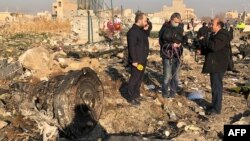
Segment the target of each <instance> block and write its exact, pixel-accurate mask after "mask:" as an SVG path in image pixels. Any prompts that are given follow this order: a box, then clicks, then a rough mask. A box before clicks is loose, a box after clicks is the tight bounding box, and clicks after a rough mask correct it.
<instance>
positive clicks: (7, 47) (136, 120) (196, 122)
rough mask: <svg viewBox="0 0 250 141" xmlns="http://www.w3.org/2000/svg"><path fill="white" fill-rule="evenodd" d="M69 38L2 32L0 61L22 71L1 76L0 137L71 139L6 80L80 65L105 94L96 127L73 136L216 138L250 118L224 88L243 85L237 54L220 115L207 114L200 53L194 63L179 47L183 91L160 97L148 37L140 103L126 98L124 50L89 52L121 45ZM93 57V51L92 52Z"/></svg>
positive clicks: (244, 63)
mask: <svg viewBox="0 0 250 141" xmlns="http://www.w3.org/2000/svg"><path fill="white" fill-rule="evenodd" d="M71 42H72V40H69V37H68V36H65V37H61V35H50V34H27V35H26V34H25V35H23V34H18V35H15V36H8V37H2V38H1V44H0V46H1V52H0V54H1V58H2V60H4V59H7V61H8V63H13V62H16V61H19V62H20V63H21V65H22V71H20V72H15V73H16V75H13V77H10V78H11V79H10V78H8V77H6V78H5V79H2V80H1V81H0V133H1V134H0V141H9V140H56V139H59V140H69V139H67V137H66V136H64V135H62V134H61V133H60V132H58V127H57V126H56V122H57V121H56V120H55V119H53V115H50V114H49V112H48V111H39V110H37V109H36V108H34V107H35V106H34V101H33V100H32V98H29V95H24V94H23V93H22V92H19V93H13V92H11V91H10V90H11V87H10V86H11V84H13V83H14V82H17V81H22V82H29V83H35V82H37V81H42V80H43V81H47V80H49V79H50V78H51V77H52V76H55V75H58V74H63V73H66V72H68V71H69V70H79V69H81V68H83V67H91V68H92V69H93V70H95V71H96V73H97V75H98V76H99V78H100V80H101V82H102V83H103V87H104V100H103V109H102V114H101V117H100V120H99V123H98V125H97V127H96V128H95V129H94V130H93V132H91V133H90V134H88V135H86V137H85V138H81V139H78V140H111V141H113V140H114V141H115V140H124V141H127V140H169V139H172V140H180V141H183V140H220V139H222V138H223V126H224V125H226V124H249V123H250V116H249V115H250V111H249V107H248V106H247V101H246V100H245V99H244V96H243V95H240V94H237V93H233V92H229V91H228V88H232V87H235V86H238V85H240V84H246V83H248V81H249V79H250V77H249V74H250V73H249V67H250V66H249V58H245V59H242V57H241V56H236V57H234V60H235V65H236V69H237V70H238V71H239V73H232V72H227V73H226V74H225V78H224V90H223V109H222V113H221V114H220V115H216V116H207V115H205V111H204V110H205V108H206V107H207V106H209V104H210V102H211V88H210V80H209V75H207V74H202V73H201V70H202V65H203V59H202V58H201V59H200V60H199V61H198V62H195V61H194V53H192V52H190V51H189V50H187V49H185V51H184V57H183V58H182V59H183V62H182V66H181V71H180V80H181V83H182V87H183V91H181V92H180V93H179V94H178V95H177V96H176V97H175V98H174V99H164V98H162V97H161V82H162V63H161V58H160V54H159V45H158V41H157V39H150V55H149V58H148V60H149V61H148V66H147V69H146V73H145V77H144V81H143V84H142V86H141V96H142V97H143V100H142V102H141V104H140V105H139V106H132V105H131V104H129V103H128V102H127V100H126V98H127V92H126V89H127V81H128V78H129V68H127V67H126V63H125V61H124V60H126V59H124V58H125V57H126V55H125V54H124V51H118V52H117V53H107V54H104V55H100V56H98V55H97V54H93V52H94V53H95V52H103V51H107V50H112V49H113V50H119V49H120V50H123V49H124V47H123V46H116V47H115V46H112V47H109V46H108V43H106V42H103V43H96V44H92V45H75V44H71ZM237 46H238V41H237V43H234V46H233V48H234V51H235V52H237V51H238V50H237ZM32 49H34V50H32ZM28 50H29V51H28ZM125 51H126V48H125ZM39 54H41V55H39ZM42 54H43V55H42ZM91 55H92V56H95V55H97V57H89V56H91ZM20 56H22V57H20ZM27 57H28V59H27ZM32 57H33V59H29V58H32ZM48 64H49V65H48ZM0 68H1V69H2V67H0ZM6 74H8V73H6ZM198 90H201V91H203V92H204V94H205V95H204V98H203V99H200V100H195V101H192V100H189V99H188V98H187V97H188V95H189V94H190V93H192V92H195V91H198ZM43 97H44V98H45V99H46V98H47V99H49V98H50V97H49V96H46V95H45V96H43Z"/></svg>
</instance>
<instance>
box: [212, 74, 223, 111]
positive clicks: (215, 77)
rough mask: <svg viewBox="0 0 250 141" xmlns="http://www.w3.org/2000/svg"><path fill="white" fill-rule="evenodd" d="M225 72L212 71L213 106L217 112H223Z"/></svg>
mask: <svg viewBox="0 0 250 141" xmlns="http://www.w3.org/2000/svg"><path fill="white" fill-rule="evenodd" d="M224 74H225V73H224V72H223V73H210V81H211V89H212V106H213V108H214V109H215V110H216V111H217V112H221V107H222V91H223V82H222V81H223V77H224Z"/></svg>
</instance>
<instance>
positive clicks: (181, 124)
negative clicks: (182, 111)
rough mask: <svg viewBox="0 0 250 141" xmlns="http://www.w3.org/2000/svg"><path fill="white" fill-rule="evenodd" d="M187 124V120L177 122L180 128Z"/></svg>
mask: <svg viewBox="0 0 250 141" xmlns="http://www.w3.org/2000/svg"><path fill="white" fill-rule="evenodd" d="M186 125H187V124H186V123H185V122H178V123H177V127H178V128H182V127H184V126H186Z"/></svg>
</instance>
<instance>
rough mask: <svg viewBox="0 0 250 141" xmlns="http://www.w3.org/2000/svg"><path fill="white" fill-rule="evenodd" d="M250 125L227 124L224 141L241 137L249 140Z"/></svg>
mask: <svg viewBox="0 0 250 141" xmlns="http://www.w3.org/2000/svg"><path fill="white" fill-rule="evenodd" d="M249 138H250V125H225V126H224V141H227V140H228V141H229V140H232V139H240V140H241V141H244V140H249Z"/></svg>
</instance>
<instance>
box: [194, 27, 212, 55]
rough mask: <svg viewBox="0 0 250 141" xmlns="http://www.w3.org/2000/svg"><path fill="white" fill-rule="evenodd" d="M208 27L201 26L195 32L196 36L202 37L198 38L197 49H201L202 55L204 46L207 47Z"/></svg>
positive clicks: (204, 51) (204, 52)
mask: <svg viewBox="0 0 250 141" xmlns="http://www.w3.org/2000/svg"><path fill="white" fill-rule="evenodd" d="M209 32H210V30H209V28H208V27H207V26H202V27H201V28H200V29H199V30H198V32H197V38H198V39H199V38H200V37H202V36H203V37H204V38H203V39H201V40H199V47H198V49H200V50H201V53H202V55H205V54H206V48H207V41H208V38H209Z"/></svg>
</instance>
